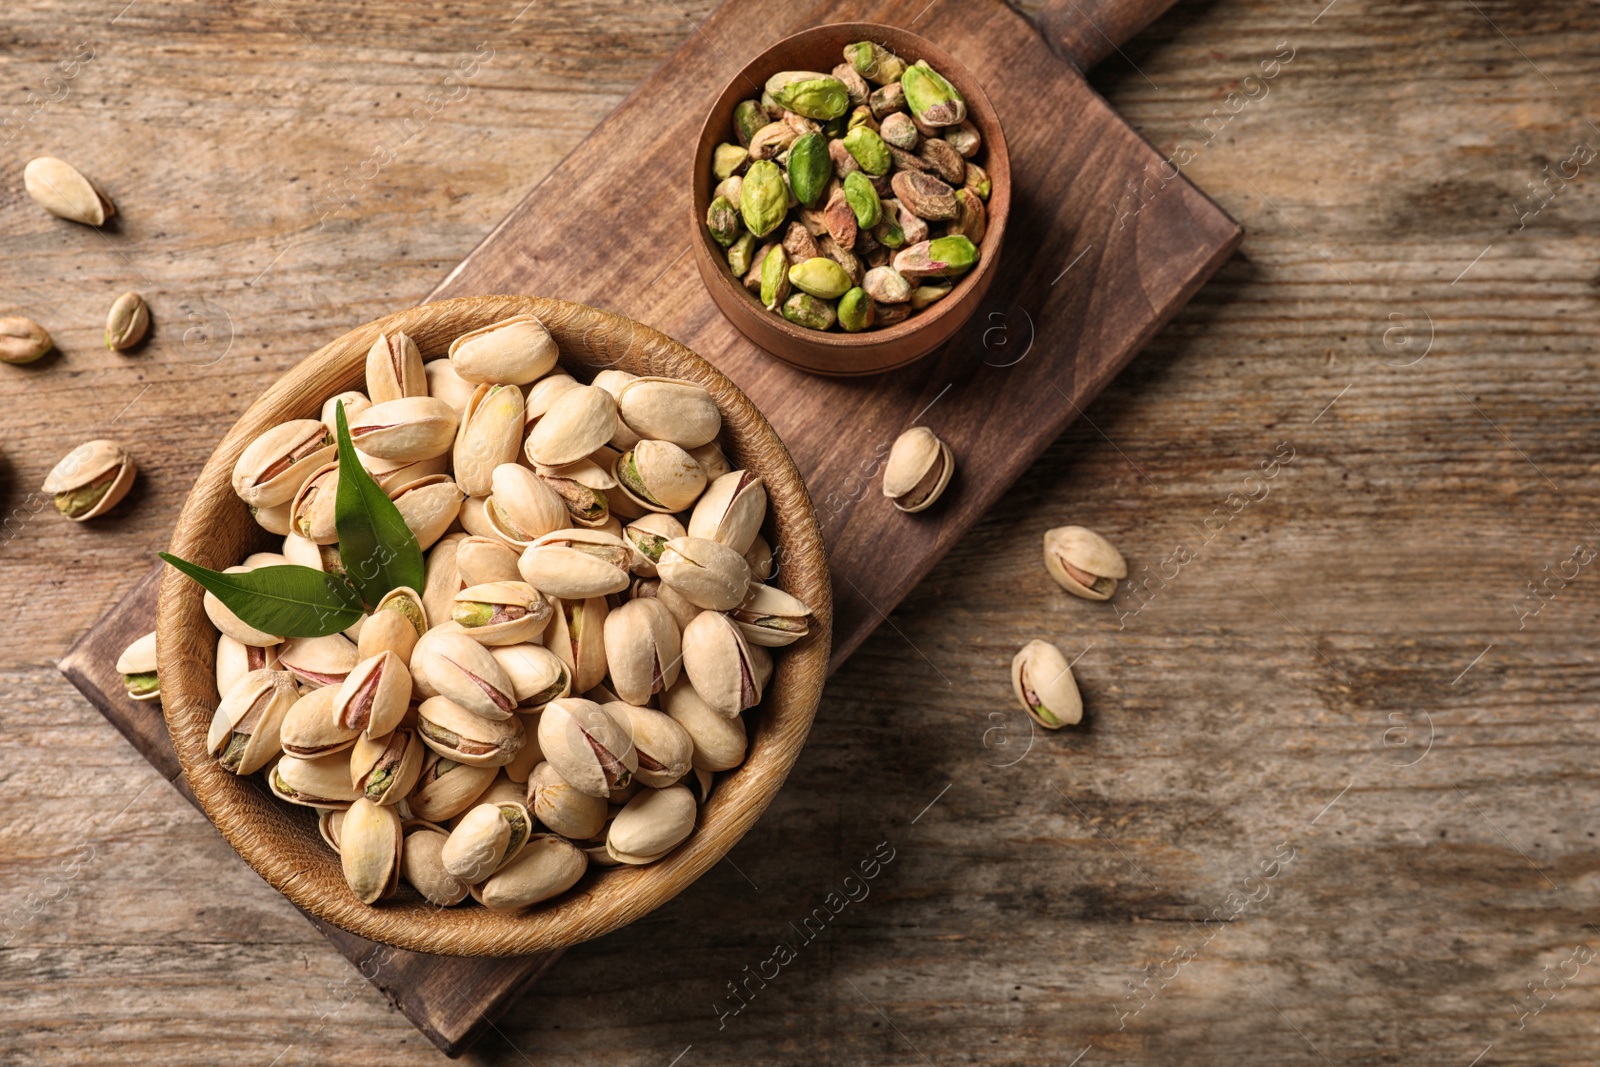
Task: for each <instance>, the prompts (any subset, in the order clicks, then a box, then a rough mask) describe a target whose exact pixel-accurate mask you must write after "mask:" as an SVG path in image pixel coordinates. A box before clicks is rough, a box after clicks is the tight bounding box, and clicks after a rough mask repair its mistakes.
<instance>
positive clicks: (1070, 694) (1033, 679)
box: [1011, 641, 1083, 730]
mask: <svg viewBox="0 0 1600 1067" xmlns="http://www.w3.org/2000/svg"><path fill="white" fill-rule="evenodd" d="M1011 688H1012V689H1013V690H1014V691H1015V692H1016V694H1017V700H1019V701H1020V702H1021V703H1022V706H1023V707H1024V708H1026V709H1027V711H1028V714H1029V715H1031V716H1033V719H1034V721H1035V722H1037V723H1038V724H1039V725H1040V726H1043V727H1044V728H1045V729H1047V730H1059V729H1061V727H1063V726H1071V725H1073V724H1074V723H1077V722H1080V721H1082V719H1083V697H1082V696H1080V695H1079V694H1078V683H1077V681H1076V680H1074V679H1073V677H1072V667H1071V666H1070V665H1069V664H1068V663H1067V658H1066V657H1065V656H1063V655H1062V654H1061V650H1060V649H1059V648H1057V647H1056V646H1055V645H1052V644H1050V643H1048V642H1045V641H1029V642H1028V643H1027V644H1025V645H1023V646H1022V649H1021V651H1019V652H1018V653H1017V654H1016V656H1015V657H1014V658H1013V659H1012V660H1011Z"/></svg>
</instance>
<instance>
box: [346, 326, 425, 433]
mask: <svg viewBox="0 0 1600 1067" xmlns="http://www.w3.org/2000/svg"><path fill="white" fill-rule="evenodd" d="M367 395H368V397H370V398H371V400H372V402H373V403H374V404H383V403H386V402H388V401H390V400H400V399H402V398H404V397H408V396H427V395H428V375H427V373H426V372H425V371H424V370H423V369H422V350H421V349H419V348H418V347H417V342H415V341H413V340H412V339H411V338H410V337H409V336H407V335H406V334H405V333H403V332H401V331H398V330H397V331H395V332H394V333H380V334H378V339H377V340H376V341H373V342H372V347H371V348H369V349H367ZM344 415H345V418H346V419H349V418H353V417H354V415H355V413H353V412H351V411H348V410H347V411H345V413H344Z"/></svg>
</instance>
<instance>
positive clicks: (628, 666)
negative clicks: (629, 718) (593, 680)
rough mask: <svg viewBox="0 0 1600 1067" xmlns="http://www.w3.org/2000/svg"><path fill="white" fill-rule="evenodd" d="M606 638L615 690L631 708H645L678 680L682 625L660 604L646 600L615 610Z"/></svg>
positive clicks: (608, 619)
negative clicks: (640, 705) (632, 706)
mask: <svg viewBox="0 0 1600 1067" xmlns="http://www.w3.org/2000/svg"><path fill="white" fill-rule="evenodd" d="M603 634H604V639H605V651H606V667H607V669H608V670H609V672H610V677H611V687H612V689H614V690H615V691H616V694H617V696H619V697H621V698H622V699H623V700H625V701H627V702H628V703H629V704H643V703H645V702H646V701H648V700H649V699H650V698H651V697H652V696H654V695H655V694H656V693H659V692H660V691H661V690H663V689H666V688H667V687H669V686H671V685H672V683H674V682H676V681H677V680H678V670H679V663H680V662H681V660H682V649H681V646H680V644H679V634H678V623H677V620H675V619H674V618H673V617H672V612H670V611H668V610H667V606H666V605H665V604H663V603H661V601H660V600H657V599H656V598H654V597H645V598H643V599H637V600H629V601H626V602H624V603H623V604H622V605H620V606H619V607H616V608H613V609H612V610H611V612H610V613H609V614H608V615H607V616H606V621H605V626H604V628H603Z"/></svg>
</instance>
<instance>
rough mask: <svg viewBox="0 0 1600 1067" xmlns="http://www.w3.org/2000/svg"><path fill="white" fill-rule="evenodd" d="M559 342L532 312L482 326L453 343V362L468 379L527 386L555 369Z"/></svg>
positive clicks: (494, 383)
mask: <svg viewBox="0 0 1600 1067" xmlns="http://www.w3.org/2000/svg"><path fill="white" fill-rule="evenodd" d="M557 356H558V351H557V348H556V342H555V339H554V338H553V337H551V336H550V331H549V330H547V329H545V326H544V323H542V322H540V321H539V320H538V319H537V318H535V317H534V316H532V315H513V316H512V317H511V318H509V319H502V320H501V321H499V322H495V323H491V324H490V325H488V326H482V327H479V328H478V329H476V330H472V331H471V332H469V333H464V334H462V335H461V336H460V337H457V338H456V339H455V340H454V341H452V342H450V362H451V363H452V364H453V365H454V366H455V370H456V373H457V374H458V375H460V376H461V378H463V379H464V380H466V381H469V382H474V383H483V382H488V383H490V384H493V385H527V384H529V383H530V382H535V381H538V380H539V379H540V378H542V377H544V376H545V375H546V374H548V373H550V371H551V370H553V369H554V368H555V365H556V358H557Z"/></svg>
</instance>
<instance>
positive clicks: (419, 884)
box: [400, 829, 467, 908]
mask: <svg viewBox="0 0 1600 1067" xmlns="http://www.w3.org/2000/svg"><path fill="white" fill-rule="evenodd" d="M449 839H450V838H449V835H448V834H445V833H441V832H440V831H438V830H427V829H422V830H413V831H412V832H410V833H408V834H406V836H405V847H404V848H402V849H401V850H400V874H401V877H403V878H404V879H405V880H406V884H408V885H410V886H411V888H413V889H415V890H416V891H417V892H418V893H421V894H422V896H423V899H425V900H426V901H427V902H428V903H430V904H433V905H435V906H437V907H441V908H448V907H451V906H452V905H455V904H459V903H461V902H462V901H463V900H465V899H467V887H466V886H465V885H464V884H463V883H462V882H461V880H460V879H459V878H457V877H456V876H455V875H453V874H451V873H450V872H449V871H447V870H445V869H444V861H442V860H441V859H440V858H439V854H440V852H441V851H443V849H444V843H445V842H446V841H448V840H449Z"/></svg>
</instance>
